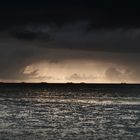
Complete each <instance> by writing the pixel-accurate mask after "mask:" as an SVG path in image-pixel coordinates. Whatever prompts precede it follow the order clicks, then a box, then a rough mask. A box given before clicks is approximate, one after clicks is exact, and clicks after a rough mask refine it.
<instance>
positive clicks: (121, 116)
mask: <svg viewBox="0 0 140 140" xmlns="http://www.w3.org/2000/svg"><path fill="white" fill-rule="evenodd" d="M22 139H23V140H24V139H25V140H49V139H50V140H51V139H57V140H58V139H66V140H68V139H84V140H88V139H91V140H102V139H103V140H106V139H107V140H118V139H120V140H140V85H125V84H124V85H84V84H82V85H72V84H67V85H55V84H54V85H45V84H28V85H26V84H20V85H18V84H13V85H11V84H0V140H22Z"/></svg>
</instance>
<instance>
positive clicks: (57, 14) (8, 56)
mask: <svg viewBox="0 0 140 140" xmlns="http://www.w3.org/2000/svg"><path fill="white" fill-rule="evenodd" d="M53 2H54V1H53ZM53 2H47V4H46V5H45V4H44V5H43V4H42V5H41V4H34V5H32V4H31V3H29V5H24V4H23V5H6V4H3V5H1V6H0V21H1V22H0V54H1V55H0V79H19V80H22V79H26V78H28V77H32V76H33V75H34V76H36V74H37V72H38V70H34V71H33V72H31V73H30V74H24V73H23V72H24V70H25V67H26V66H28V65H31V64H34V63H38V62H42V61H46V62H48V63H54V64H57V63H61V62H62V61H69V60H71V61H73V60H75V59H79V60H96V61H99V62H107V63H114V64H115V65H123V66H125V67H127V69H130V70H131V72H128V71H125V73H127V75H128V73H129V76H131V77H132V78H133V79H137V80H139V79H140V78H139V77H138V72H139V70H140V67H139V65H138V64H139V60H140V55H139V53H140V47H139V46H140V9H139V7H138V6H136V5H138V3H135V4H134V2H133V3H132V4H131V3H129V4H128V5H129V6H125V7H124V8H123V7H121V6H120V4H119V3H114V2H111V1H109V2H102V3H101V2H88V1H87V2H85V1H84V2H83V1H77V2H73V1H72V2H68V3H66V2H64V1H62V2H60V1H59V2H56V1H55V2H56V3H55V2H54V3H53ZM123 5H124V4H122V6H123ZM116 7H117V8H116ZM105 74H106V76H107V77H108V78H109V79H110V78H111V77H113V79H116V78H118V77H121V76H122V75H124V73H122V72H121V71H119V70H118V69H116V67H113V68H112V67H111V68H109V69H107V71H106V73H105ZM115 75H118V77H115ZM125 75H126V74H125ZM75 77H76V78H75ZM87 77H88V76H87ZM87 77H85V76H81V75H79V74H78V73H77V74H76V75H72V76H70V77H69V78H70V79H81V80H83V79H87ZM88 78H89V77H88Z"/></svg>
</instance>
